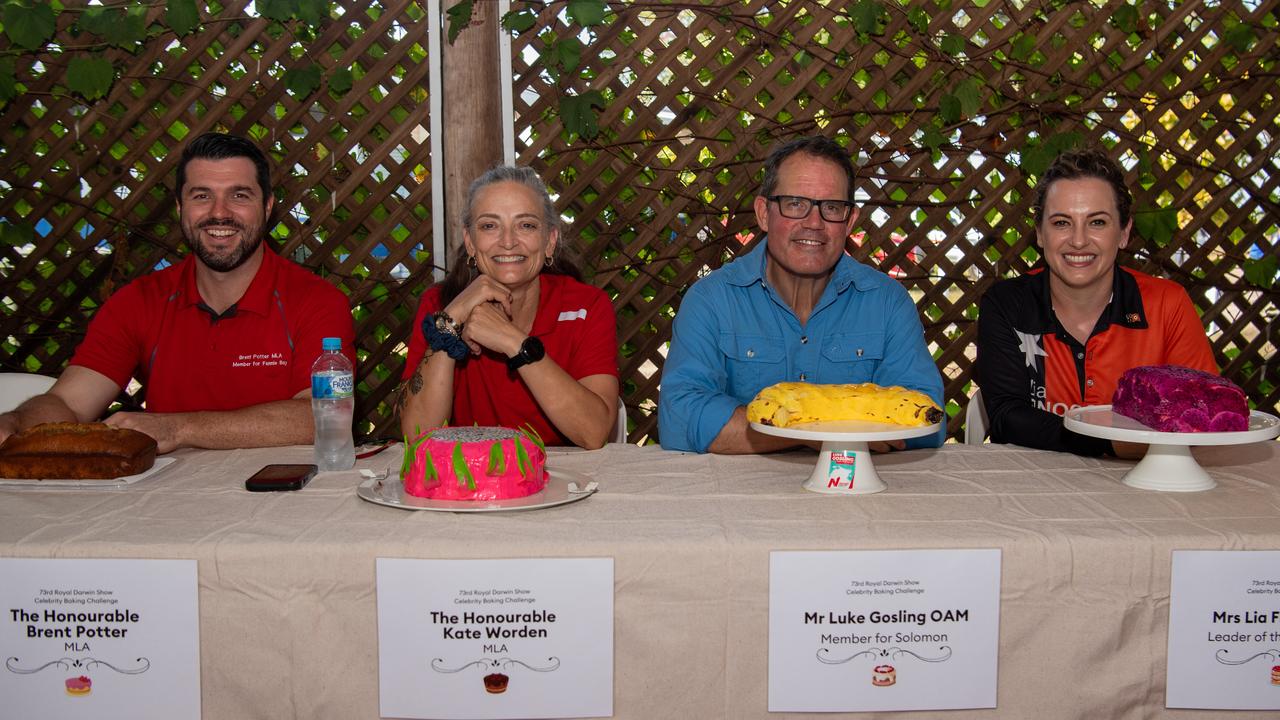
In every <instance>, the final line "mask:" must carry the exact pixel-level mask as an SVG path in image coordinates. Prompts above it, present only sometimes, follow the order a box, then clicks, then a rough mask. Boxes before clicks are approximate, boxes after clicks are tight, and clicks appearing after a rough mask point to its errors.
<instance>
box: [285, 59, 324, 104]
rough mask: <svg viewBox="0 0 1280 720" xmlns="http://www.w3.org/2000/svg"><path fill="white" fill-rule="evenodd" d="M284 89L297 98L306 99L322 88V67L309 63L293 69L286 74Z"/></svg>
mask: <svg viewBox="0 0 1280 720" xmlns="http://www.w3.org/2000/svg"><path fill="white" fill-rule="evenodd" d="M284 87H285V89H286V90H288V91H289V94H290V95H292V96H294V97H295V98H304V97H306V96H308V95H310V94H311V93H313V92H315V91H316V88H318V87H320V67H319V66H318V65H316V64H315V63H308V64H306V65H301V66H298V67H292V68H289V69H288V70H286V71H285V73H284Z"/></svg>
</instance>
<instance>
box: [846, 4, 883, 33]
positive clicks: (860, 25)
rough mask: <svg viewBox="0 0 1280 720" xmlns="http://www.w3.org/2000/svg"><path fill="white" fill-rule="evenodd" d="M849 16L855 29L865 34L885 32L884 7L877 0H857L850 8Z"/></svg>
mask: <svg viewBox="0 0 1280 720" xmlns="http://www.w3.org/2000/svg"><path fill="white" fill-rule="evenodd" d="M849 18H850V19H851V20H853V27H854V29H855V30H857V31H858V32H859V33H862V34H863V35H883V34H884V20H885V12H884V8H883V7H881V6H880V3H878V2H876V1H875V0H857V2H855V3H854V4H853V7H850V8H849Z"/></svg>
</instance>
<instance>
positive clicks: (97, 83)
mask: <svg viewBox="0 0 1280 720" xmlns="http://www.w3.org/2000/svg"><path fill="white" fill-rule="evenodd" d="M115 81H116V71H115V68H113V67H112V66H111V61H110V60H107V59H106V58H102V57H74V58H71V62H69V63H67V88H68V89H69V90H71V92H74V93H78V94H79V95H81V96H83V97H84V99H86V100H97V99H98V98H100V97H104V96H105V95H106V94H107V91H108V90H110V89H111V85H112V84H113V83H115Z"/></svg>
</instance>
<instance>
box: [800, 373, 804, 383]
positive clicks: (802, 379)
mask: <svg viewBox="0 0 1280 720" xmlns="http://www.w3.org/2000/svg"><path fill="white" fill-rule="evenodd" d="M804 381H805V374H804V373H800V382H804Z"/></svg>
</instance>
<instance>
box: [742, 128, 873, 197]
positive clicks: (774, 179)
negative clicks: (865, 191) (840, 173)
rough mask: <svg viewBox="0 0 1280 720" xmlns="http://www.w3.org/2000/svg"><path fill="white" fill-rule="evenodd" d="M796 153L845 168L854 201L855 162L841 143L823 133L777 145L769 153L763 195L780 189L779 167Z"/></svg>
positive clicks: (762, 187) (849, 193)
mask: <svg viewBox="0 0 1280 720" xmlns="http://www.w3.org/2000/svg"><path fill="white" fill-rule="evenodd" d="M796 153H804V154H805V155H812V156H813V157H816V158H822V159H823V160H830V161H831V162H833V163H835V164H836V165H838V166H839V167H840V169H841V170H844V176H845V179H846V180H847V181H848V183H847V184H848V188H849V190H848V198H846V199H847V200H848V201H849V202H853V163H851V162H850V161H849V152H848V151H847V150H845V149H844V148H842V147H840V144H839V143H837V142H836V141H835V140H832V139H831V138H827V137H823V136H821V135H809V136H806V137H802V138H796V139H795V140H792V141H790V142H788V143H786V144H784V145H779V146H778V147H775V148H774V149H773V151H772V152H770V153H769V157H768V158H766V159H765V161H764V182H763V183H762V184H761V186H760V195H761V197H769V196H770V195H772V194H773V193H774V191H775V190H777V189H778V168H780V167H782V162H783V161H784V160H786V159H787V158H789V157H791V156H792V155H795V154H796ZM815 199H816V200H829V199H831V198H815Z"/></svg>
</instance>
